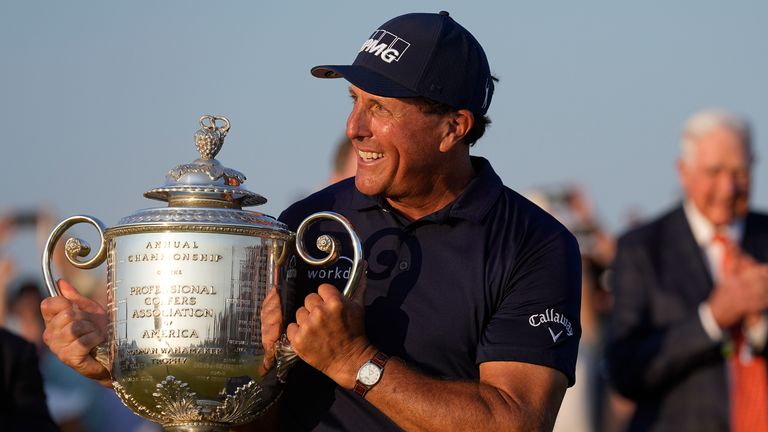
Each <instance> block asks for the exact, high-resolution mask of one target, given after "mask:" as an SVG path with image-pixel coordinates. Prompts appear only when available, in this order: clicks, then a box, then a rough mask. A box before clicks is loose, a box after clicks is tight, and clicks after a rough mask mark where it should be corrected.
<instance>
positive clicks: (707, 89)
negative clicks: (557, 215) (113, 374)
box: [0, 0, 768, 268]
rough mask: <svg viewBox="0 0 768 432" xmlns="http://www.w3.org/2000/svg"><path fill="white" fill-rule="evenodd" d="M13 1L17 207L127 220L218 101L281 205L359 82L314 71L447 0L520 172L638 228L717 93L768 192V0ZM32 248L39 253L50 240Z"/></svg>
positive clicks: (321, 165) (0, 93)
mask: <svg viewBox="0 0 768 432" xmlns="http://www.w3.org/2000/svg"><path fill="white" fill-rule="evenodd" d="M417 4H418V5H417ZM416 5H417V6H416ZM1 6H2V7H1V8H0V10H2V13H1V14H0V41H2V43H1V44H0V65H1V67H0V127H1V128H2V129H0V131H1V132H0V134H2V135H3V136H2V138H0V142H2V144H1V145H2V154H3V155H4V158H3V160H4V161H5V163H4V164H3V166H2V169H0V214H3V213H9V212H12V211H17V210H29V209H36V208H39V207H41V206H45V207H47V208H50V209H52V210H53V211H54V212H55V214H56V215H57V217H58V218H59V219H63V218H65V217H67V216H70V215H74V214H88V215H92V216H96V217H97V218H99V219H101V220H102V221H103V222H104V223H105V224H106V225H107V226H112V225H115V224H116V223H117V221H118V220H119V219H120V218H121V217H123V216H126V215H129V214H131V213H133V212H135V211H136V210H138V209H142V208H147V207H156V206H162V205H163V203H161V202H157V201H151V200H147V199H146V198H144V197H143V196H142V194H143V193H144V192H145V191H147V190H149V189H152V188H154V187H157V186H160V185H162V184H163V183H164V181H165V180H164V177H165V173H166V172H167V171H168V170H170V169H171V168H173V167H175V166H176V165H179V164H182V163H188V162H191V161H192V160H194V159H195V158H196V157H197V153H196V152H195V150H194V143H193V139H192V136H193V134H194V132H195V130H197V129H198V128H199V125H198V123H197V121H198V118H199V117H200V116H201V115H204V114H215V115H223V116H226V117H227V118H228V119H229V120H230V122H231V130H230V132H229V135H228V136H227V139H226V141H225V144H224V147H223V149H222V151H221V152H220V153H219V156H218V157H217V159H218V160H220V161H221V162H222V164H224V165H225V166H227V167H230V168H234V169H236V170H239V171H241V172H243V173H244V174H245V175H246V176H247V177H248V180H247V181H246V183H245V184H244V186H245V187H246V188H248V189H249V190H251V191H254V192H256V193H259V194H261V195H264V196H265V197H267V198H268V200H269V201H268V203H267V204H265V205H263V206H261V207H258V208H253V209H254V210H256V211H260V212H263V213H266V214H270V215H273V216H277V215H278V214H279V213H280V211H281V210H282V209H283V208H285V207H287V206H288V205H289V204H290V203H292V202H293V201H295V200H296V199H298V198H301V197H302V196H304V195H306V194H307V193H309V192H312V191H314V190H316V189H317V188H319V187H320V186H321V185H322V184H323V182H324V181H325V179H326V177H327V176H328V173H329V170H330V168H331V160H332V152H333V150H334V146H335V144H336V142H337V141H338V139H339V138H340V137H341V136H342V134H343V131H344V125H345V120H346V116H347V114H348V112H349V109H350V107H351V104H350V100H349V96H348V94H347V90H346V87H347V83H346V82H345V81H343V80H319V79H316V78H313V77H311V75H310V74H309V69H310V68H311V67H312V66H315V65H320V64H348V63H350V62H352V61H353V60H354V57H355V55H356V53H357V51H358V49H359V48H360V46H361V45H362V43H363V41H365V40H366V39H367V38H368V36H369V35H370V34H371V33H372V32H373V31H374V30H375V29H376V28H378V26H379V25H380V24H382V23H384V22H385V21H387V20H389V19H390V18H392V17H395V16H397V15H400V14H403V13H408V12H438V11H440V10H447V11H449V12H450V13H451V16H452V17H454V19H456V20H457V21H458V22H459V23H461V24H462V25H464V26H465V27H466V28H468V29H469V30H470V31H471V32H472V33H473V34H474V35H475V37H476V38H477V39H478V40H479V41H480V43H481V44H482V45H483V47H484V49H485V51H486V54H487V56H488V58H489V61H490V65H491V70H492V72H493V73H494V75H496V76H497V77H498V78H500V82H499V83H498V84H497V86H496V92H495V94H494V98H493V102H492V104H491V107H490V110H489V112H488V114H489V116H490V117H491V119H492V121H493V123H492V125H491V127H490V129H489V130H488V132H487V133H486V136H485V137H484V138H483V139H481V140H480V141H479V142H478V143H477V145H476V146H475V147H474V148H473V149H472V153H473V154H475V155H479V156H483V157H486V158H488V159H489V160H490V161H491V163H492V164H493V166H494V168H495V170H496V171H497V172H498V173H499V175H500V176H501V178H502V180H503V181H504V182H505V184H506V185H508V186H509V187H511V188H513V189H515V190H518V191H520V192H526V191H528V190H530V189H532V188H535V187H557V186H558V185H561V184H569V183H576V184H578V185H580V186H581V187H582V188H583V189H584V190H585V191H586V192H587V193H588V194H589V196H590V197H591V200H592V202H593V204H594V205H595V207H596V210H597V213H598V215H599V217H600V220H601V221H602V222H603V223H604V224H605V226H606V227H607V228H608V229H610V230H611V231H614V232H621V230H622V229H623V227H624V221H625V220H626V217H627V215H628V214H629V212H630V211H633V212H639V213H640V214H642V215H643V216H645V217H650V216H652V215H654V214H657V213H658V212H660V211H662V210H663V209H664V208H665V207H669V206H671V205H673V204H674V203H675V202H676V201H677V200H678V199H679V189H678V186H677V176H676V171H675V160H676V157H677V154H678V138H679V133H680V128H681V125H682V124H683V122H684V121H685V119H686V118H687V117H688V116H689V115H690V114H692V113H693V112H695V111H698V110H700V109H705V108H713V107H714V108H724V109H729V110H733V111H735V112H738V113H741V114H744V115H746V116H747V117H748V118H750V119H751V121H752V125H753V127H754V136H755V146H756V147H755V148H756V152H757V154H758V161H757V163H756V164H755V166H754V175H753V185H754V188H753V202H754V203H755V205H756V206H757V207H758V208H763V209H765V208H766V207H768V187H766V179H768V163H767V162H766V158H765V157H762V158H761V157H760V156H761V155H766V154H768V142H766V141H768V138H766V137H768V81H767V79H768V78H766V77H768V55H766V42H767V41H768V26H766V25H765V23H766V22H768V2H765V1H761V0H751V1H748V0H743V1H738V0H736V1H730V2H725V1H709V0H679V1H674V2H671V1H660V0H651V1H643V2H616V1H596V0H583V1H579V2H565V1H563V2H533V1H527V2H524V1H517V0H508V1H503V2H502V1H499V2H483V1H480V0H478V1H472V2H469V1H466V0H464V1H421V2H413V1H406V0H390V1H386V2H376V3H373V2H362V1H359V0H358V1H325V2H309V1H307V2H257V1H226V2H210V1H207V2H203V1H194V0H193V1H187V0H185V1H181V0H177V1H148V0H132V1H125V2H105V1H80V0H72V1H66V2H62V1H40V0H25V1H9V0H2V5H1ZM19 238H24V237H23V236H20V237H19ZM22 241H26V240H17V241H16V242H15V243H20V242H22ZM5 247H6V248H9V247H10V248H11V249H12V250H15V249H13V248H19V249H20V250H25V249H24V246H18V245H13V244H12V245H11V246H8V245H6V246H5ZM0 252H2V251H1V250H0ZM19 253H21V254H22V255H23V257H24V258H22V259H21V260H22V261H23V262H22V267H29V268H37V267H36V266H37V265H38V264H37V260H38V258H37V255H36V254H37V253H38V252H37V251H32V252H29V251H25V252H19ZM26 257H30V258H26Z"/></svg>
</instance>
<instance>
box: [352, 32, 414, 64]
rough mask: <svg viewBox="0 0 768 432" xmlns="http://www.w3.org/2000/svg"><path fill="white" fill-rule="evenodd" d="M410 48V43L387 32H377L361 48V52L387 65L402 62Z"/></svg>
mask: <svg viewBox="0 0 768 432" xmlns="http://www.w3.org/2000/svg"><path fill="white" fill-rule="evenodd" d="M410 46H411V44H410V43H408V42H406V41H405V40H404V39H401V38H400V37H398V36H396V35H394V34H392V33H390V32H388V31H386V30H376V31H375V32H373V34H372V35H371V37H370V38H369V39H368V40H367V41H365V43H364V44H363V46H362V47H360V52H363V51H365V52H367V53H371V54H373V55H375V56H377V57H379V58H380V59H382V60H384V61H385V62H387V63H392V62H393V61H398V60H400V57H402V56H403V53H405V50H407V49H408V47H410Z"/></svg>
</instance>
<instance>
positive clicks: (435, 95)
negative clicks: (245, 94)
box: [312, 11, 493, 116]
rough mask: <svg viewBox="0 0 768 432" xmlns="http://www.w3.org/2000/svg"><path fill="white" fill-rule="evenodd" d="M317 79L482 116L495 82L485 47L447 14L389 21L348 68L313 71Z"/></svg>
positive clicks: (411, 16) (384, 95)
mask: <svg viewBox="0 0 768 432" xmlns="http://www.w3.org/2000/svg"><path fill="white" fill-rule="evenodd" d="M312 75H314V76H316V77H318V78H345V79H346V80H347V81H349V82H350V83H352V84H354V85H355V86H356V87H358V88H360V89H362V90H364V91H366V92H368V93H371V94H375V95H378V96H383V97H395V98H404V97H418V96H422V97H425V98H428V99H432V100H434V101H437V102H441V103H444V104H446V105H449V106H451V107H453V108H456V109H468V110H470V111H472V113H473V114H475V115H480V116H482V115H485V113H486V112H487V111H488V106H489V105H490V104H491V98H492V97H493V78H492V77H491V70H490V66H488V59H487V58H486V56H485V52H484V51H483V47H481V46H480V43H479V42H478V41H477V39H475V37H474V36H472V34H471V33H470V32H469V31H467V29H465V28H464V27H462V26H461V25H460V24H459V23H457V22H456V21H454V20H453V18H451V17H450V16H449V15H448V12H444V11H443V12H440V13H436V14H432V13H411V14H406V15H401V16H399V17H396V18H393V19H391V20H389V21H387V22H386V23H384V24H383V25H382V26H381V27H379V28H378V29H377V30H376V31H374V32H373V34H372V35H371V37H370V38H368V40H366V41H365V42H364V43H363V46H362V47H361V48H360V52H359V53H358V54H357V58H355V61H354V62H353V63H352V64H351V65H346V66H341V65H330V66H315V67H314V68H312Z"/></svg>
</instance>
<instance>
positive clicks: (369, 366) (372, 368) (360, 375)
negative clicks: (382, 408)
mask: <svg viewBox="0 0 768 432" xmlns="http://www.w3.org/2000/svg"><path fill="white" fill-rule="evenodd" d="M379 378H381V368H380V367H378V366H376V365H375V364H373V363H370V362H369V363H366V364H364V365H363V366H362V367H361V368H360V370H358V371H357V380H358V381H360V382H361V383H363V384H364V385H367V386H372V385H374V384H376V383H377V382H379Z"/></svg>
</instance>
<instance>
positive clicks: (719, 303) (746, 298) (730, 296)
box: [708, 248, 768, 329]
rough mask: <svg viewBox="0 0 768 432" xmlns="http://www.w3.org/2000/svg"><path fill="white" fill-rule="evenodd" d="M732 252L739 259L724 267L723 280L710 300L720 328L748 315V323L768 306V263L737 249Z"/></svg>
mask: <svg viewBox="0 0 768 432" xmlns="http://www.w3.org/2000/svg"><path fill="white" fill-rule="evenodd" d="M731 252H733V253H734V255H732V256H735V257H736V259H734V260H733V263H732V264H731V265H729V266H728V268H726V269H724V270H723V274H722V276H721V278H720V279H721V280H720V281H719V282H718V284H717V285H716V286H715V289H714V290H713V291H712V294H711V295H710V297H709V300H708V301H709V307H710V309H711V310H712V315H713V317H714V318H715V321H717V324H718V325H719V326H720V328H721V329H727V328H730V327H733V326H734V325H737V324H739V323H740V322H742V321H743V320H745V319H746V320H747V323H748V324H749V322H750V321H754V320H755V318H756V317H759V316H760V314H761V313H763V312H764V311H765V310H766V309H768V265H766V264H764V263H759V262H757V261H755V260H754V259H753V258H752V257H750V256H749V255H746V254H743V253H741V251H739V250H738V249H735V248H734V250H732V251H731Z"/></svg>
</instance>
